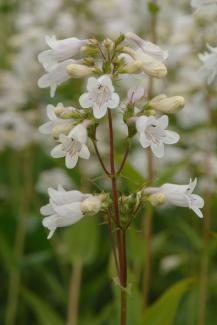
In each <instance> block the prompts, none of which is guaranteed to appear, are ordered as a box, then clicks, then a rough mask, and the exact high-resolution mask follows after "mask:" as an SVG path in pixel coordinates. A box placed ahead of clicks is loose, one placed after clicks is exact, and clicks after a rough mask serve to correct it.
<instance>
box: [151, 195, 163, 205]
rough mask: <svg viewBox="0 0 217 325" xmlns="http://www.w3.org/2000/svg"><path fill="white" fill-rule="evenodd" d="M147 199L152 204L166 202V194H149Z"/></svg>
mask: <svg viewBox="0 0 217 325" xmlns="http://www.w3.org/2000/svg"><path fill="white" fill-rule="evenodd" d="M149 201H150V202H151V204H152V205H153V206H157V205H161V204H164V203H165V202H166V195H165V194H164V193H155V194H151V195H150V196H149Z"/></svg>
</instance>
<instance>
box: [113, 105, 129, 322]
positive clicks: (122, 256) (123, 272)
mask: <svg viewBox="0 0 217 325" xmlns="http://www.w3.org/2000/svg"><path fill="white" fill-rule="evenodd" d="M108 123H109V143H110V165H111V182H112V196H113V209H114V218H115V221H116V223H117V224H118V225H120V228H119V229H118V230H117V245H118V256H119V267H120V276H119V280H120V285H121V287H122V289H121V318H120V325H126V321H127V295H126V291H125V290H124V289H125V288H126V286H127V262H126V242H125V230H124V229H123V228H122V227H121V221H120V212H119V203H118V190H117V174H116V172H115V157H114V139H113V125H112V115H111V111H110V110H108Z"/></svg>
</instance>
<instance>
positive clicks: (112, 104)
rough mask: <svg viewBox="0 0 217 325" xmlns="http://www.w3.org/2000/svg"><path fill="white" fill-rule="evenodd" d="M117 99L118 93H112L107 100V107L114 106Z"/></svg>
mask: <svg viewBox="0 0 217 325" xmlns="http://www.w3.org/2000/svg"><path fill="white" fill-rule="evenodd" d="M119 101H120V98H119V95H118V94H116V93H113V94H112V97H111V99H109V101H108V107H109V108H111V109H113V108H116V107H117V106H118V104H119Z"/></svg>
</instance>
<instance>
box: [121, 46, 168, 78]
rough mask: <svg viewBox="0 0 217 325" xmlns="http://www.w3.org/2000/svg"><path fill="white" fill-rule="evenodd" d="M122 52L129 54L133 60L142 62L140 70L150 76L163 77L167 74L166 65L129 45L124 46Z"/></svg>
mask: <svg viewBox="0 0 217 325" xmlns="http://www.w3.org/2000/svg"><path fill="white" fill-rule="evenodd" d="M123 52H124V53H127V54H129V55H130V56H131V57H132V58H133V59H134V60H135V61H141V62H142V71H143V72H145V73H146V74H148V75H149V76H150V77H155V78H163V77H165V76H166V74H167V68H166V66H165V65H164V64H163V63H162V62H160V61H158V60H156V59H154V58H152V57H151V56H150V55H148V54H145V53H143V52H138V51H134V50H133V49H131V48H129V47H124V48H123Z"/></svg>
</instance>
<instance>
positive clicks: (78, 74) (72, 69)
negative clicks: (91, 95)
mask: <svg viewBox="0 0 217 325" xmlns="http://www.w3.org/2000/svg"><path fill="white" fill-rule="evenodd" d="M66 70H67V72H68V73H69V74H70V76H71V77H72V78H84V77H87V76H89V75H91V74H93V73H94V72H95V68H90V67H87V66H85V65H82V64H70V65H68V66H67V67H66Z"/></svg>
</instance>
